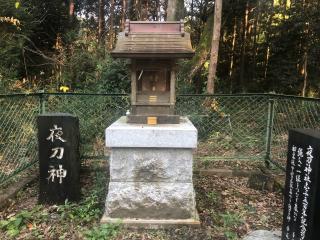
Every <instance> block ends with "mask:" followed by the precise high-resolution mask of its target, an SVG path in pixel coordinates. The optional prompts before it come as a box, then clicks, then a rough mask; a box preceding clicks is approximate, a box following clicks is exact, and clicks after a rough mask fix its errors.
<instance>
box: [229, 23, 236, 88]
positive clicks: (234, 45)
mask: <svg viewBox="0 0 320 240" xmlns="http://www.w3.org/2000/svg"><path fill="white" fill-rule="evenodd" d="M236 38H237V17H235V18H234V25H233V34H232V47H231V59H230V67H229V81H230V88H229V92H230V93H232V87H233V86H232V85H233V82H232V78H233V66H234V56H235V54H234V50H235V47H236Z"/></svg>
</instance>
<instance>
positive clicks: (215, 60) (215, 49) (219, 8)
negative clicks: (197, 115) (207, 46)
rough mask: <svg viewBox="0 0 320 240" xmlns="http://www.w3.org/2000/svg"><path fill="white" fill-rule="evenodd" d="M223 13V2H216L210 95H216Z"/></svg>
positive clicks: (208, 88)
mask: <svg viewBox="0 0 320 240" xmlns="http://www.w3.org/2000/svg"><path fill="white" fill-rule="evenodd" d="M221 13H222V0H215V6H214V24H213V32H212V41H211V52H210V64H209V74H208V82H207V92H208V93H210V94H212V93H214V79H215V77H216V71H217V63H218V52H219V40H220V29H221Z"/></svg>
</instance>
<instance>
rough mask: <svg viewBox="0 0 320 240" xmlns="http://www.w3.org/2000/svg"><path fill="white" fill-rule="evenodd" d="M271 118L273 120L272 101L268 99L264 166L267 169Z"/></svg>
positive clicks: (268, 165)
mask: <svg viewBox="0 0 320 240" xmlns="http://www.w3.org/2000/svg"><path fill="white" fill-rule="evenodd" d="M273 118H274V99H269V103H268V119H267V134H266V156H265V164H266V167H268V168H269V167H270V159H271V143H272V129H273Z"/></svg>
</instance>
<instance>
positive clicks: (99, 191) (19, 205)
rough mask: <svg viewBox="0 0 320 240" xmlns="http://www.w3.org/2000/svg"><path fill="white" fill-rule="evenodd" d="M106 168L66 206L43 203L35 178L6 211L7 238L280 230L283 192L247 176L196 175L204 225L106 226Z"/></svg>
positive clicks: (159, 239)
mask: <svg viewBox="0 0 320 240" xmlns="http://www.w3.org/2000/svg"><path fill="white" fill-rule="evenodd" d="M105 172H106V171H86V172H84V173H83V174H82V177H81V179H82V180H81V181H82V186H83V187H82V195H83V196H82V200H81V202H80V203H78V204H74V203H69V202H66V203H65V204H64V205H61V206H55V205H54V206H47V205H38V204H37V196H38V183H37V181H34V182H33V183H31V184H30V185H29V186H27V187H26V188H25V189H24V190H22V191H20V192H19V193H18V195H17V197H16V199H14V200H13V201H11V202H10V204H9V205H8V206H7V207H5V208H4V209H1V210H0V236H1V239H117V240H120V239H130V240H131V239H137V240H138V239H139V240H141V239H143V240H148V239H150V240H151V239H155V240H167V239H168V240H174V239H176V240H188V239H190V240H191V239H192V240H197V239H199V240H200V239H201V240H204V239H215V240H220V239H221V240H222V239H231V240H232V239H241V237H243V236H244V235H245V234H246V233H248V232H249V231H251V230H256V229H267V230H280V228H281V224H282V208H283V200H282V197H283V196H282V193H281V192H268V191H260V190H254V189H251V188H249V187H248V185H247V181H248V178H245V177H241V178H240V177H217V176H197V175H195V176H194V186H195V191H196V201H197V209H198V213H199V217H200V220H201V227H200V228H188V227H181V228H172V229H166V230H129V229H124V228H123V227H122V226H121V223H119V224H113V225H100V224H99V220H100V218H101V216H102V214H103V208H104V201H105V196H106V183H107V182H108V177H107V176H106V175H107V174H106V173H105Z"/></svg>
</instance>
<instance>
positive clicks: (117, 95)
mask: <svg viewBox="0 0 320 240" xmlns="http://www.w3.org/2000/svg"><path fill="white" fill-rule="evenodd" d="M50 95H53V96H113V97H121V96H123V97H125V96H129V94H128V93H74V92H68V93H61V92H35V93H11V94H0V98H6V97H29V96H50ZM177 96H178V97H240V98H241V97H269V98H274V99H297V100H303V101H320V98H309V97H301V96H293V95H285V94H273V93H238V94H178V95H177Z"/></svg>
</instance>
